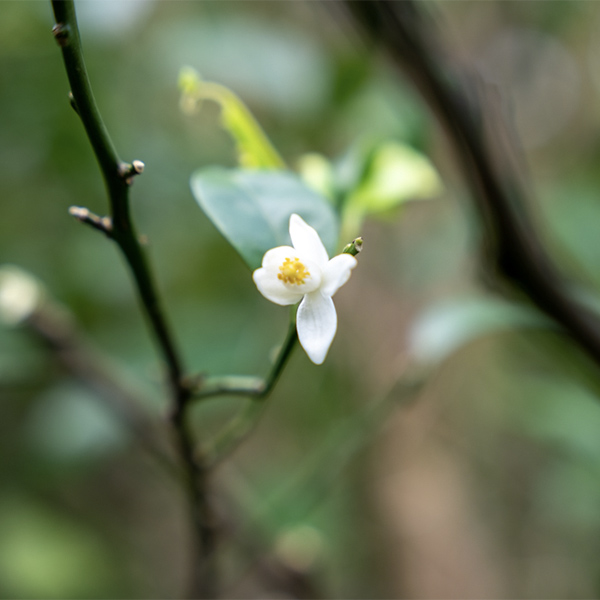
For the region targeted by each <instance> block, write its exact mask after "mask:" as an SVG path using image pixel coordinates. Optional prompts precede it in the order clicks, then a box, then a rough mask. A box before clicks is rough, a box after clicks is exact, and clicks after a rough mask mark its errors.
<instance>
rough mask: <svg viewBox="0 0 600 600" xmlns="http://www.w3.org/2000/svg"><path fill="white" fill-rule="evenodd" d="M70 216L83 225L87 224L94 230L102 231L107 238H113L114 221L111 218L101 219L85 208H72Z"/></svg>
mask: <svg viewBox="0 0 600 600" xmlns="http://www.w3.org/2000/svg"><path fill="white" fill-rule="evenodd" d="M69 214H70V215H72V216H73V217H75V218H76V219H77V220H78V221H81V223H86V224H87V225H90V226H91V227H93V228H94V229H98V230H99V231H102V233H104V234H106V236H108V237H112V219H111V218H110V217H101V216H99V215H97V214H95V213H93V212H92V211H91V210H90V209H89V208H85V207H84V206H71V207H70V208H69Z"/></svg>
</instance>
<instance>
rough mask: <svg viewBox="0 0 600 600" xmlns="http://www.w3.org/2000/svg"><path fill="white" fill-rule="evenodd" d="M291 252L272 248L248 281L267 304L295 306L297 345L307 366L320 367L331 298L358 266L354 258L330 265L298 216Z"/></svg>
mask: <svg viewBox="0 0 600 600" xmlns="http://www.w3.org/2000/svg"><path fill="white" fill-rule="evenodd" d="M290 237H291V238H292V244H293V248H292V247H291V246H279V247H277V248H272V249H271V250H269V251H268V252H267V253H266V254H265V255H264V257H263V260H262V267H261V268H260V269H257V270H256V271H254V273H253V275H252V278H253V279H254V283H256V287H257V288H258V291H259V292H260V293H261V294H262V295H263V296H264V297H265V298H267V300H270V301H271V302H275V304H281V305H283V306H285V305H288V304H296V302H299V301H300V300H302V302H301V304H300V306H299V307H298V313H297V315H296V329H297V330H298V339H299V340H300V343H301V344H302V347H303V348H304V350H305V351H306V354H308V357H309V358H310V360H312V361H313V362H314V363H315V364H317V365H320V364H321V363H322V362H323V361H324V360H325V356H327V351H328V350H329V346H331V342H333V338H334V336H335V332H336V329H337V314H336V312H335V306H334V305H333V300H332V299H331V297H332V296H333V295H334V294H335V293H336V292H337V291H338V290H339V289H340V287H342V286H343V285H344V283H346V281H348V279H349V277H350V271H351V270H352V269H354V267H355V266H356V264H357V261H356V259H355V258H354V256H352V255H350V254H339V255H338V256H334V257H333V258H332V259H331V260H329V256H328V255H327V250H325V246H323V242H322V241H321V238H320V237H319V234H318V233H317V232H316V231H315V230H314V229H313V228H312V227H311V226H310V225H307V224H306V223H305V222H304V221H303V220H302V219H301V218H300V217H299V216H298V215H296V214H293V215H292V216H291V217H290Z"/></svg>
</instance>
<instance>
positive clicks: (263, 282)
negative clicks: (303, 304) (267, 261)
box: [252, 268, 303, 306]
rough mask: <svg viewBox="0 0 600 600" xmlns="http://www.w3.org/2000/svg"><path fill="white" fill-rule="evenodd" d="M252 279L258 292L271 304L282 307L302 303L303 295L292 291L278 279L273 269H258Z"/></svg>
mask: <svg viewBox="0 0 600 600" xmlns="http://www.w3.org/2000/svg"><path fill="white" fill-rule="evenodd" d="M252 279H254V283H255V284H256V287H257V288H258V291H259V292H260V293H261V294H262V295H263V296H264V297H265V298H266V299H267V300H270V301H271V302H275V304H279V305H281V306H287V305H288V304H296V302H300V300H301V298H302V296H303V293H302V292H297V291H293V290H290V289H289V288H287V287H286V286H285V284H284V283H283V282H282V281H280V280H279V279H277V271H276V270H274V269H272V268H266V269H265V268H261V269H256V271H254V273H252Z"/></svg>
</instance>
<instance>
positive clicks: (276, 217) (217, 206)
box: [191, 168, 339, 269]
mask: <svg viewBox="0 0 600 600" xmlns="http://www.w3.org/2000/svg"><path fill="white" fill-rule="evenodd" d="M191 187H192V192H193V194H194V197H195V198H196V201H197V202H198V204H199V205H200V207H201V208H202V209H203V210H204V212H205V213H206V215H207V216H208V218H209V219H210V220H211V221H212V222H213V224H214V225H215V226H216V227H217V229H218V230H219V231H220V232H221V233H222V234H223V235H224V236H225V238H226V239H227V240H228V241H229V243H230V244H231V245H232V246H233V247H234V248H235V249H236V250H237V251H238V252H239V254H240V256H241V257H242V258H243V259H244V260H245V261H246V263H247V264H248V266H249V267H250V268H251V269H256V268H258V267H259V266H260V264H261V261H262V257H263V255H264V253H265V252H266V251H267V250H269V249H271V248H274V247H276V246H283V245H289V244H290V243H291V242H290V237H289V232H288V230H289V220H290V215H291V214H292V213H296V214H298V215H300V216H301V217H302V218H303V219H304V220H305V221H306V222H307V223H308V224H309V225H311V226H312V227H314V228H315V229H316V230H317V231H318V233H319V235H320V236H321V239H322V240H323V243H324V244H325V247H326V248H327V251H328V252H329V254H330V255H331V254H333V253H334V251H335V249H336V245H337V241H338V231H339V225H338V220H337V217H336V215H335V212H334V211H333V209H332V208H331V206H330V205H329V203H328V202H327V201H326V200H325V199H324V198H322V197H321V196H319V195H318V194H317V193H316V192H314V191H313V190H311V189H309V188H308V187H307V186H306V185H305V184H304V183H303V182H302V181H301V180H300V179H299V178H298V177H297V176H295V175H294V174H292V173H289V172H283V171H272V172H265V171H242V170H227V169H222V168H210V169H202V170H200V171H196V172H195V173H194V174H193V175H192V178H191Z"/></svg>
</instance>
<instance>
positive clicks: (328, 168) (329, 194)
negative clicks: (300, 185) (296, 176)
mask: <svg viewBox="0 0 600 600" xmlns="http://www.w3.org/2000/svg"><path fill="white" fill-rule="evenodd" d="M298 172H299V173H300V176H301V177H302V179H303V180H304V181H305V182H306V184H307V185H308V186H309V187H310V188H312V189H313V190H315V192H317V193H319V194H321V195H322V196H324V197H325V198H327V199H328V200H331V201H334V200H335V182H334V173H333V167H332V165H331V163H330V162H329V161H328V160H327V158H325V157H324V156H323V155H322V154H318V153H316V152H310V153H309V154H304V155H303V156H301V157H300V159H299V160H298Z"/></svg>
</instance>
